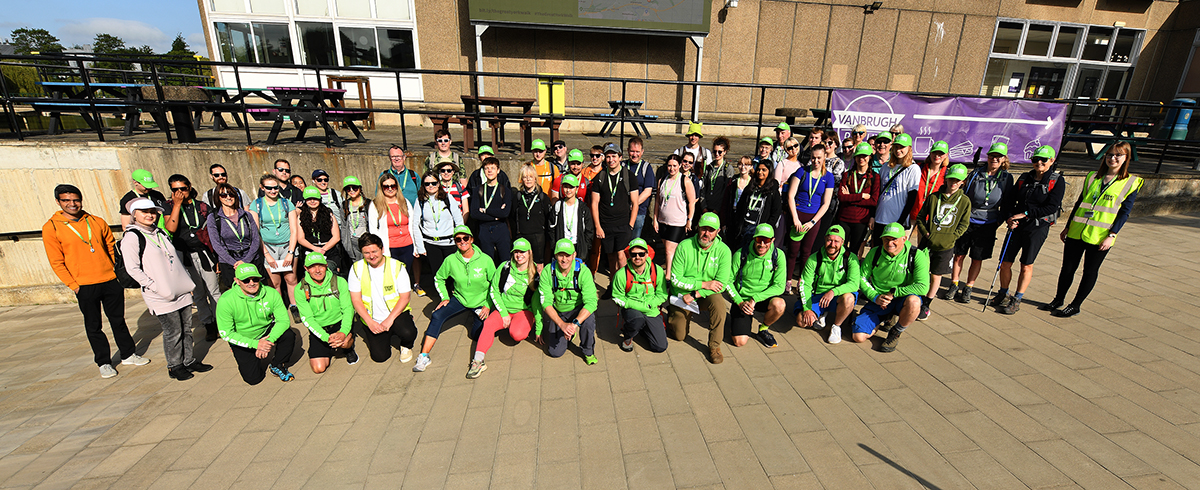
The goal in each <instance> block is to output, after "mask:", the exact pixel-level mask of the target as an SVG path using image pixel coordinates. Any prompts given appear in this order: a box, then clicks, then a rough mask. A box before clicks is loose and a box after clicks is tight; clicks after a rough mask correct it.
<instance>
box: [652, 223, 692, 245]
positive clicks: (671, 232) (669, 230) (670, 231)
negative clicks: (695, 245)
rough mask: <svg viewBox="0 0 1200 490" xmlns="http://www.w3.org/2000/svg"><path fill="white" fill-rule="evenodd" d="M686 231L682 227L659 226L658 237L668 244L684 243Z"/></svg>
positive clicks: (660, 224)
mask: <svg viewBox="0 0 1200 490" xmlns="http://www.w3.org/2000/svg"><path fill="white" fill-rule="evenodd" d="M684 231H685V230H684V227H682V226H671V225H664V224H662V223H659V224H658V237H659V238H662V239H663V240H666V241H668V242H675V243H679V242H682V241H683V234H684Z"/></svg>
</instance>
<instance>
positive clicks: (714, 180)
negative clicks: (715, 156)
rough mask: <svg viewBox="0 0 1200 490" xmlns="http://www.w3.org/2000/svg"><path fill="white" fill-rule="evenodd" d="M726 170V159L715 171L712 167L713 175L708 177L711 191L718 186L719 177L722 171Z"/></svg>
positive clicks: (710, 168)
mask: <svg viewBox="0 0 1200 490" xmlns="http://www.w3.org/2000/svg"><path fill="white" fill-rule="evenodd" d="M724 168H725V160H724V159H722V160H721V164H720V165H718V166H717V167H716V168H715V169H714V168H712V167H709V170H712V171H713V172H712V174H710V175H709V176H708V188H709V189H712V188H713V186H714V185H716V183H717V177H719V176H720V175H721V170H723V169H724Z"/></svg>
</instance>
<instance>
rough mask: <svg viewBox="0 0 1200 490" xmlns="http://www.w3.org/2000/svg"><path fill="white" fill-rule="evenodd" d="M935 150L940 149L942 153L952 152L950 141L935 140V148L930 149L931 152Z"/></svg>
mask: <svg viewBox="0 0 1200 490" xmlns="http://www.w3.org/2000/svg"><path fill="white" fill-rule="evenodd" d="M935 151H940V152H942V154H946V153H950V143H947V142H945V141H935V142H934V143H933V148H930V149H929V153H933V152H935Z"/></svg>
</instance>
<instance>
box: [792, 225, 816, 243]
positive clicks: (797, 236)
mask: <svg viewBox="0 0 1200 490" xmlns="http://www.w3.org/2000/svg"><path fill="white" fill-rule="evenodd" d="M788 230H790V231H788V239H789V240H791V241H793V242H798V241H800V240H803V239H804V235H807V234H808V231H796V227H795V226H789V227H788ZM809 230H810V231H811V228H810V229H809Z"/></svg>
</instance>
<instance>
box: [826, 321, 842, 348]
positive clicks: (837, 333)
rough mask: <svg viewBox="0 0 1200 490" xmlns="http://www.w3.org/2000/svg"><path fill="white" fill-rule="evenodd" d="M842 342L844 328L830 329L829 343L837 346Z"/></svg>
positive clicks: (834, 327) (835, 326)
mask: <svg viewBox="0 0 1200 490" xmlns="http://www.w3.org/2000/svg"><path fill="white" fill-rule="evenodd" d="M841 341H842V327H839V326H837V325H834V326H832V327H829V343H831V344H836V343H838V342H841Z"/></svg>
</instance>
